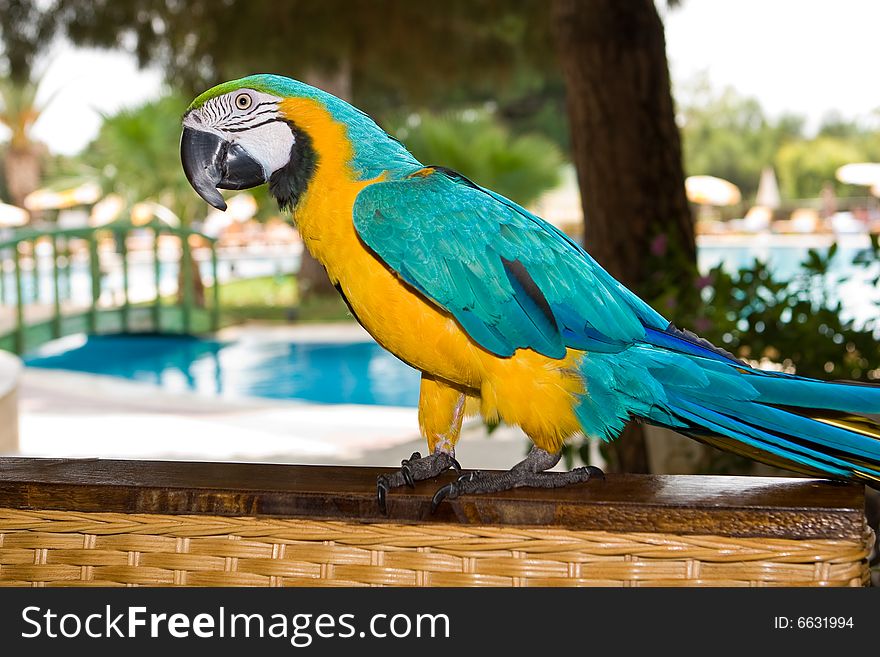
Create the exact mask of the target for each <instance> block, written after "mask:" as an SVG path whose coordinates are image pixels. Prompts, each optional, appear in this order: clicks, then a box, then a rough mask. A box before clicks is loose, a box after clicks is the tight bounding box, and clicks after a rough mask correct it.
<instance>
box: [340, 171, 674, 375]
mask: <svg viewBox="0 0 880 657" xmlns="http://www.w3.org/2000/svg"><path fill="white" fill-rule="evenodd" d="M354 226H355V229H356V230H357V233H358V235H359V236H360V238H361V239H362V240H363V241H364V243H365V244H366V245H367V246H368V247H369V248H370V249H371V250H372V251H373V252H374V253H375V254H376V255H377V256H378V257H379V258H380V259H381V260H382V261H383V262H385V264H387V265H388V266H389V267H390V268H392V269H393V270H394V271H395V272H397V274H398V275H399V276H400V278H401V279H403V280H404V281H405V282H406V283H408V284H409V285H411V286H412V287H413V288H415V289H416V290H418V291H419V292H420V293H421V294H423V295H425V296H426V297H428V298H429V299H431V300H432V301H433V302H434V303H436V304H437V305H439V306H440V307H442V308H444V309H445V310H447V311H448V312H449V313H451V314H452V315H453V316H454V317H455V318H456V319H457V320H458V322H459V324H460V325H461V327H462V328H463V329H464V330H465V331H466V332H467V333H468V335H469V336H470V337H471V338H472V339H473V340H474V341H475V342H477V343H478V344H479V345H480V346H482V347H483V348H484V349H486V350H488V351H490V352H492V353H494V354H496V355H498V356H502V357H508V356H511V355H513V353H514V352H515V351H516V350H517V349H524V348H529V349H532V350H534V351H537V352H539V353H541V354H544V355H546V356H548V357H551V358H562V357H563V356H564V355H565V351H566V348H568V347H571V348H575V349H589V350H591V351H599V352H612V353H613V352H617V351H620V350H622V349H624V348H626V347H627V346H629V345H631V344H633V343H634V342H637V341H641V340H644V339H645V335H646V333H645V332H646V327H647V328H651V329H654V330H663V329H665V328H666V326H667V325H668V321H666V320H665V319H663V317H662V316H660V315H659V314H658V313H657V312H655V311H654V310H653V309H651V308H650V306H648V305H647V304H645V303H644V302H642V301H641V300H640V299H639V298H638V297H636V296H635V295H633V294H632V293H631V292H629V291H628V290H627V289H626V288H624V287H623V286H622V285H620V284H619V283H618V282H617V281H615V280H614V279H613V278H612V277H611V276H610V275H609V274H608V273H607V272H605V270H603V269H602V268H601V267H600V266H599V265H598V264H597V263H596V262H595V261H594V260H593V259H592V258H591V257H590V256H589V255H588V254H587V253H586V252H585V251H584V250H583V249H582V248H580V246H578V245H577V244H576V243H575V242H573V241H572V240H571V239H570V238H568V237H567V236H566V235H564V234H563V233H562V232H561V231H559V230H557V229H556V228H555V227H554V226H552V225H550V224H548V223H546V222H545V221H543V220H542V219H540V218H538V217H536V216H535V215H533V214H531V213H529V212H528V211H527V210H525V209H524V208H522V207H520V206H518V205H516V204H515V203H513V202H512V201H510V200H508V199H506V198H504V197H502V196H499V195H497V194H495V193H494V192H491V191H489V190H487V189H484V188H482V187H479V186H478V185H476V184H474V183H472V182H471V181H469V180H467V179H466V178H464V177H462V176H459V175H457V174H455V173H453V172H449V171H446V170H442V169H440V168H429V169H427V170H421V171H419V172H418V173H416V174H414V175H410V176H408V177H404V178H399V179H395V180H390V181H387V182H379V183H375V184H373V185H370V186H368V187H366V188H364V190H362V191H361V192H360V194H359V195H358V197H357V199H356V201H355V204H354Z"/></svg>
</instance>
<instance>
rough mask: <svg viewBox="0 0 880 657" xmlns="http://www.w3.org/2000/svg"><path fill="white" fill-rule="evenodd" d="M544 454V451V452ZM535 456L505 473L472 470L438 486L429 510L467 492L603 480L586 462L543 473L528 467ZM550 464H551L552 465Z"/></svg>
mask: <svg viewBox="0 0 880 657" xmlns="http://www.w3.org/2000/svg"><path fill="white" fill-rule="evenodd" d="M545 454H546V452H545ZM535 462H536V459H534V458H531V459H529V458H527V459H526V460H525V461H523V462H522V463H519V464H517V465H516V466H514V467H513V468H512V469H510V470H508V471H507V472H486V473H484V472H472V473H469V474H466V475H464V476H462V477H459V478H458V480H456V481H453V482H452V483H449V484H446V485H445V486H443V487H442V488H440V489H439V490H438V491H437V492H436V493H434V497H433V498H432V499H431V513H434V511H436V510H437V507H438V506H440V503H441V502H443V500H446V499H449V500H454V499H455V498H457V497H459V496H461V495H466V494H468V493H497V492H499V491H504V490H510V489H512V488H523V487H529V488H561V487H562V486H568V485H570V484H578V483H582V482H585V481H589V480H590V479H605V473H604V472H602V471H601V470H600V469H599V468H597V467H595V466H592V465H588V466H585V467H583V468H575V469H574V470H571V471H569V472H543V471H538V472H535V471H534V470H532V469H530V467H529V466H531V465H535ZM550 467H552V464H551V466H550Z"/></svg>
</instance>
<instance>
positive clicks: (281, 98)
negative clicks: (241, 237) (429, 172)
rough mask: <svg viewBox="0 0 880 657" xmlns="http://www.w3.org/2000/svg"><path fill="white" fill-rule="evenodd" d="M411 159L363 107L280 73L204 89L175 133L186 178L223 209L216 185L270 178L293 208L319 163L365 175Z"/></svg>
mask: <svg viewBox="0 0 880 657" xmlns="http://www.w3.org/2000/svg"><path fill="white" fill-rule="evenodd" d="M411 157H412V156H410V155H409V153H407V152H406V150H405V149H403V147H402V146H401V145H400V144H399V143H398V142H396V141H395V140H393V139H391V138H390V137H389V136H388V135H387V134H385V132H384V131H383V130H382V129H381V128H379V127H378V126H377V125H376V124H375V123H374V122H373V121H372V119H370V118H369V117H368V116H367V115H366V114H364V113H363V112H361V111H360V110H357V109H356V108H354V107H352V106H351V105H349V104H348V103H346V102H344V101H342V100H340V99H339V98H336V97H335V96H333V95H331V94H329V93H327V92H325V91H321V90H320V89H317V88H315V87H312V86H309V85H307V84H304V83H302V82H298V81H296V80H292V79H290V78H286V77H282V76H279V75H251V76H249V77H246V78H241V79H239V80H233V81H232V82H226V83H224V84H220V85H218V86H216V87H213V88H212V89H209V90H208V91H206V92H205V93H203V94H202V95H200V96H199V97H198V98H196V99H195V100H194V101H193V102H192V104H191V105H190V106H189V109H187V111H186V113H185V114H184V117H183V134H182V135H181V138H180V159H181V161H182V163H183V170H184V172H185V173H186V177H187V180H189V183H190V185H192V187H193V189H195V190H196V192H198V194H199V196H201V197H202V198H203V199H204V200H205V201H207V202H208V203H210V204H211V205H212V206H214V207H215V208H217V209H219V210H225V209H226V202H225V201H224V200H223V196H222V195H221V194H220V192H219V191H218V190H219V189H248V188H251V187H256V186H258V185H262V184H264V183H269V190H270V192H271V194H272V195H273V196H274V197H275V199H276V200H277V201H278V204H279V206H280V207H281V208H293V207H294V206H296V203H297V201H298V200H299V198H300V197H301V196H302V195H303V194H304V193H305V191H306V189H307V188H308V186H309V184H310V183H311V181H312V178H313V177H314V174H315V171H316V168H317V167H318V165H319V163H322V164H324V165H327V166H331V167H335V168H337V169H340V170H342V169H345V170H346V171H350V172H352V175H355V176H356V177H359V178H363V177H372V176H374V175H379V174H380V173H381V172H382V171H383V170H384V169H385V168H386V167H385V166H384V165H383V164H382V163H383V162H394V161H400V160H401V159H404V160H405V159H407V158H410V159H411Z"/></svg>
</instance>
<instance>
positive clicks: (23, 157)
mask: <svg viewBox="0 0 880 657" xmlns="http://www.w3.org/2000/svg"><path fill="white" fill-rule="evenodd" d="M3 169H4V175H5V176H6V189H7V191H8V192H9V199H10V201H11V203H12V204H13V205H17V206H18V207H20V208H22V207H24V199H25V197H26V196H27V195H28V194H30V193H31V192H33V191H34V190H35V189H37V188H38V187H39V186H40V179H41V178H42V175H43V166H42V153H41V149H40V147H39V146H37V145H35V144H28V145H26V146H24V147H21V146H13V145H10V146H9V147H8V150H7V151H6V155H5V157H4V162H3Z"/></svg>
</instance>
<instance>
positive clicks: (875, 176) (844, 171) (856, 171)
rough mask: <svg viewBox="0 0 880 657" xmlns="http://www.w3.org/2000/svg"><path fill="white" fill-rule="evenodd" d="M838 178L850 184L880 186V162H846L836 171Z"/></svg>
mask: <svg viewBox="0 0 880 657" xmlns="http://www.w3.org/2000/svg"><path fill="white" fill-rule="evenodd" d="M835 175H836V176H837V179H838V180H839V181H840V182H842V183H846V184H848V185H865V186H866V187H874V186H875V185H876V186H880V163H878V162H853V163H852V164H844V165H843V166H842V167H840V168H839V169H838V170H837V172H836V173H835Z"/></svg>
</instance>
